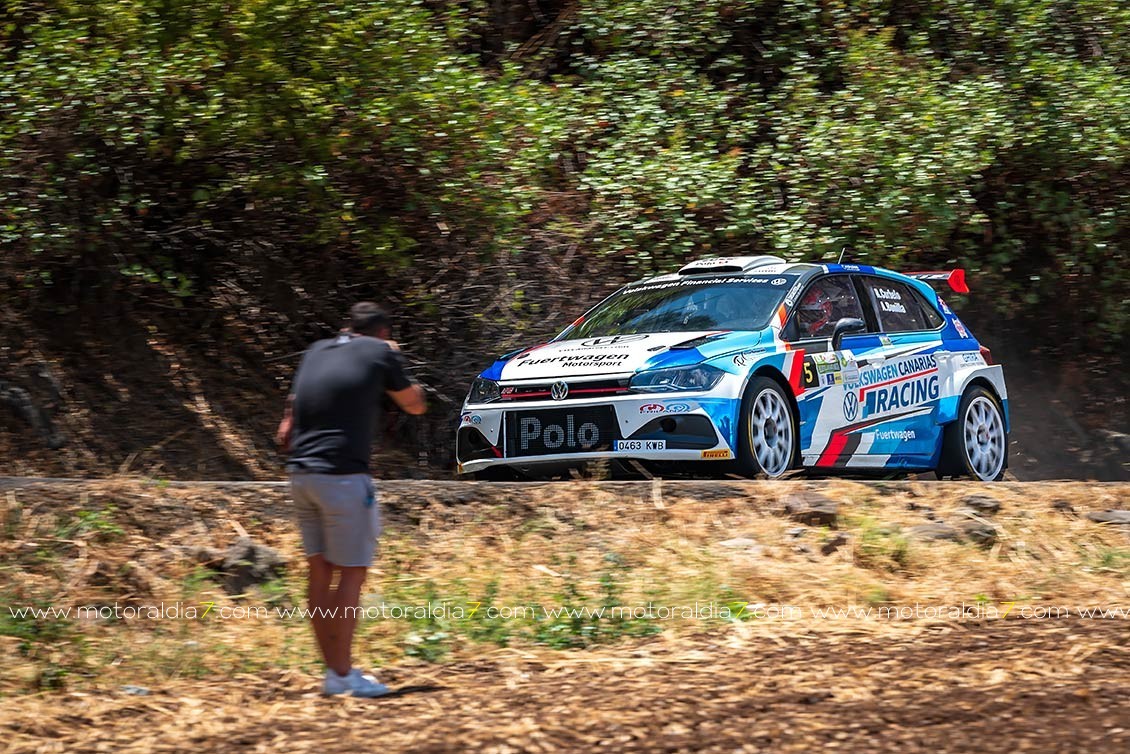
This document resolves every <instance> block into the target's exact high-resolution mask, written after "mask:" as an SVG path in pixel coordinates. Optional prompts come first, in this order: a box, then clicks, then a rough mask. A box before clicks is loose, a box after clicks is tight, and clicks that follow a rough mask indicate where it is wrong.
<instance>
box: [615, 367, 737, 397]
mask: <svg viewBox="0 0 1130 754" xmlns="http://www.w3.org/2000/svg"><path fill="white" fill-rule="evenodd" d="M725 376H726V373H725V372H723V371H722V370H721V369H718V368H717V367H712V366H708V365H706V364H699V365H698V366H693V367H675V368H673V369H652V370H651V371H648V372H640V373H639V374H637V375H636V376H635V377H633V378H632V380H631V382H630V383H628V386H629V387H630V388H631V389H632V390H640V391H643V392H651V393H662V392H668V391H672V390H710V389H711V388H712V387H714V386H715V385H717V384H718V382H719V381H720V380H721V379H722V378H723V377H725Z"/></svg>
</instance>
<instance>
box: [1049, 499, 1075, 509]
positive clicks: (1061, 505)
mask: <svg viewBox="0 0 1130 754" xmlns="http://www.w3.org/2000/svg"><path fill="white" fill-rule="evenodd" d="M1052 510H1055V511H1059V512H1060V513H1075V508H1074V507H1073V506H1072V505H1071V503H1069V502H1067V501H1066V500H1064V499H1063V498H1062V497H1061V498H1059V499H1057V500H1053V501H1052Z"/></svg>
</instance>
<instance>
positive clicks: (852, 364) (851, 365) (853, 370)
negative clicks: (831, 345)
mask: <svg viewBox="0 0 1130 754" xmlns="http://www.w3.org/2000/svg"><path fill="white" fill-rule="evenodd" d="M838 359H839V364H840V373H841V374H842V375H843V380H844V382H856V381H857V380H858V379H859V364H858V362H856V360H855V357H854V356H852V355H851V354H850V353H840V354H838Z"/></svg>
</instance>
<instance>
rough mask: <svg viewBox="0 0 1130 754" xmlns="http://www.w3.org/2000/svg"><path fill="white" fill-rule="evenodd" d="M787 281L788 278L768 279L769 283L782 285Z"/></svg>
mask: <svg viewBox="0 0 1130 754" xmlns="http://www.w3.org/2000/svg"><path fill="white" fill-rule="evenodd" d="M787 282H789V281H788V278H773V279H772V280H770V281H769V285H784V284H785V283H787Z"/></svg>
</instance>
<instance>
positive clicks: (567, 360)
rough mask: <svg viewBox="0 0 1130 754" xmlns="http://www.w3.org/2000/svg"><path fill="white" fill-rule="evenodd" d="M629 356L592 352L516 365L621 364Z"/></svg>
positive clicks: (533, 360) (550, 357)
mask: <svg viewBox="0 0 1130 754" xmlns="http://www.w3.org/2000/svg"><path fill="white" fill-rule="evenodd" d="M627 358H628V354H626V353H590V354H583V355H578V356H547V357H545V358H543V359H526V360H524V361H522V362H521V363H520V364H515V366H516V367H529V366H534V365H538V364H557V365H558V366H562V367H577V366H600V367H613V366H619V365H620V364H621V363H623V362H624V361H625V360H626V359H627Z"/></svg>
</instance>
